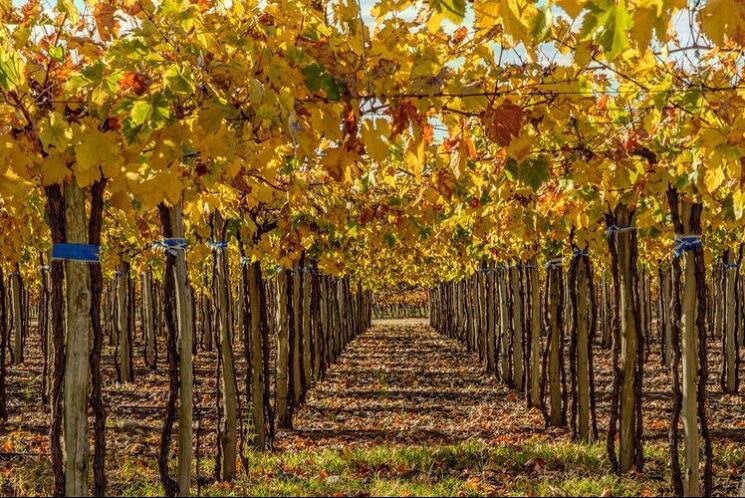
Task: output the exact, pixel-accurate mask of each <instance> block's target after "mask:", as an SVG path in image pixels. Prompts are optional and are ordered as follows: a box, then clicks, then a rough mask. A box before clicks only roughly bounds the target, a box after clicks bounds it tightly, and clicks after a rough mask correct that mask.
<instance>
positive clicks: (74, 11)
mask: <svg viewBox="0 0 745 498" xmlns="http://www.w3.org/2000/svg"><path fill="white" fill-rule="evenodd" d="M57 11H58V12H62V13H63V14H67V19H68V21H70V22H71V23H72V24H76V23H77V22H78V19H79V17H80V14H79V13H78V8H77V7H76V6H75V0H57Z"/></svg>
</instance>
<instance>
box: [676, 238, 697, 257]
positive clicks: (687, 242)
mask: <svg viewBox="0 0 745 498" xmlns="http://www.w3.org/2000/svg"><path fill="white" fill-rule="evenodd" d="M703 246H704V244H703V243H702V242H701V236H700V235H676V236H675V247H674V248H673V253H674V254H675V257H676V258H679V257H681V256H682V255H683V253H684V252H686V251H695V250H696V249H698V248H699V247H703Z"/></svg>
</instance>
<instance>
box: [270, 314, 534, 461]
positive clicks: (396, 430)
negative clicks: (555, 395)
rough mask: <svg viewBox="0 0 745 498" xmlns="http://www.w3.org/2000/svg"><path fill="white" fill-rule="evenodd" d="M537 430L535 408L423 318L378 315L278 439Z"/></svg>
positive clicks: (487, 436)
mask: <svg viewBox="0 0 745 498" xmlns="http://www.w3.org/2000/svg"><path fill="white" fill-rule="evenodd" d="M537 430H541V431H542V430H543V420H542V418H541V415H540V412H538V411H531V412H528V411H527V410H526V409H525V407H524V404H523V402H522V401H519V400H518V399H517V397H516V396H515V395H514V394H511V393H510V392H509V391H508V390H507V389H506V388H505V387H503V386H500V385H499V384H498V383H497V381H496V379H495V378H494V377H493V376H491V375H486V374H485V373H484V371H483V368H482V366H481V365H480V364H479V361H478V359H477V358H476V357H475V356H474V355H472V354H470V353H468V352H467V351H466V350H465V349H464V348H463V347H461V346H460V345H459V344H458V343H456V342H454V341H452V340H450V339H447V338H444V337H442V336H440V335H439V334H437V333H436V332H435V331H434V330H432V329H431V328H430V327H429V326H428V325H427V322H426V321H425V320H381V321H377V322H375V323H374V324H373V327H372V328H371V329H370V330H369V331H367V332H366V333H365V334H363V335H362V336H361V337H359V338H358V339H357V340H355V341H354V342H353V343H352V344H350V345H349V347H348V348H347V350H346V351H345V352H344V354H343V355H342V357H341V360H340V361H339V362H337V363H336V364H335V365H334V366H333V367H332V368H331V369H330V370H329V372H328V374H327V376H326V378H325V379H324V380H323V381H322V382H321V383H319V385H318V386H316V388H315V389H313V390H312V391H311V392H310V394H309V397H308V400H307V403H306V404H305V405H304V406H303V408H302V409H301V410H300V411H299V412H298V413H297V416H296V418H295V431H294V432H292V433H285V434H282V435H281V437H280V440H279V445H280V446H281V447H285V448H292V447H305V446H324V447H334V446H339V445H344V446H349V445H351V446H363V447H364V446H371V445H378V444H387V445H394V446H396V445H412V444H417V445H421V444H429V445H445V444H455V443H459V442H462V441H466V440H474V439H479V440H484V441H491V440H494V439H499V437H500V435H506V434H510V436H511V437H518V438H519V437H520V436H521V435H525V436H528V435H529V434H531V433H535V431H537Z"/></svg>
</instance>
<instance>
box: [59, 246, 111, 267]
mask: <svg viewBox="0 0 745 498" xmlns="http://www.w3.org/2000/svg"><path fill="white" fill-rule="evenodd" d="M100 251H101V246H96V245H93V244H52V259H53V260H58V261H79V262H81V263H100V262H101V255H100Z"/></svg>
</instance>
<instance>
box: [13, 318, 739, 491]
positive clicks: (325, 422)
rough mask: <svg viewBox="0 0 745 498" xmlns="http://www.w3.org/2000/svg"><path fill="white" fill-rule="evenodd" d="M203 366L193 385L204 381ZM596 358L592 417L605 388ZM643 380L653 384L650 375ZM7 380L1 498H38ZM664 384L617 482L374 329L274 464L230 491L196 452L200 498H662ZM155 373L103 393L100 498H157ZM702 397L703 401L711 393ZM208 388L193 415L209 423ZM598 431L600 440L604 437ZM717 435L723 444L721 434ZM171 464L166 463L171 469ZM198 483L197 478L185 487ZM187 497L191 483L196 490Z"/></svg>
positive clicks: (415, 349) (32, 431)
mask: <svg viewBox="0 0 745 498" xmlns="http://www.w3.org/2000/svg"><path fill="white" fill-rule="evenodd" d="M208 360H209V357H208V356H206V355H201V356H200V358H199V361H200V365H199V368H200V371H202V372H204V373H202V377H201V379H203V380H204V381H205V382H208V381H209V380H211V375H212V374H211V370H210V368H211V366H210V364H209V363H208ZM603 361H604V357H603V356H602V355H601V358H600V360H598V362H599V364H600V365H599V366H600V368H599V372H600V375H599V378H600V379H601V381H600V382H601V385H602V389H601V395H600V400H601V406H600V408H599V410H600V412H601V414H602V413H604V412H605V410H606V408H605V407H604V405H603V404H602V403H606V404H607V402H608V401H607V394H606V391H607V385H608V382H609V376H608V374H607V366H606V365H605V363H603ZM648 365H649V370H650V374H653V373H655V372H656V370H659V368H657V367H656V366H655V364H654V362H653V360H652V361H650V362H648ZM29 371H30V370H25V371H22V370H16V371H13V372H12V377H11V380H12V384H11V385H12V391H11V394H12V401H13V405H12V406H13V407H14V410H13V417H12V419H11V421H10V422H9V423H8V424H6V425H4V426H0V495H5V496H19V495H48V494H49V493H50V492H51V482H52V476H51V472H50V469H49V464H48V451H49V449H48V442H47V438H46V430H47V427H46V425H45V421H46V413H45V411H44V409H43V408H44V407H43V406H42V405H41V404H40V402H39V400H38V399H37V398H38V396H37V393H36V390H35V389H34V386H35V385H36V383H35V382H34V377H33V376H32V375H29V374H28V373H27V372H29ZM665 382H666V380H665V377H664V376H663V374H656V375H650V376H649V377H648V386H649V387H648V390H647V391H646V394H647V396H648V398H647V399H646V400H645V437H646V438H647V440H646V442H645V448H646V457H647V462H646V465H645V468H644V469H643V471H642V472H632V473H630V474H627V475H624V476H620V477H619V476H615V475H613V474H612V473H611V472H610V471H609V469H610V465H609V463H608V461H607V457H606V449H605V445H604V443H603V442H599V443H596V444H591V445H584V444H579V443H575V442H572V441H571V440H570V437H569V434H568V432H567V431H566V430H563V429H546V428H545V427H544V423H543V417H542V415H541V413H540V411H538V410H535V409H534V410H528V409H527V408H526V407H525V402H524V400H523V399H522V398H521V397H520V396H518V395H517V394H516V393H514V392H511V391H510V390H509V389H507V388H506V387H504V386H502V385H500V384H498V383H497V382H496V380H495V379H494V377H493V376H491V375H486V374H485V373H484V372H483V368H482V367H481V366H480V364H479V362H478V360H477V359H476V358H475V357H474V356H473V355H472V354H470V353H468V352H466V351H464V350H463V348H461V347H460V346H458V345H456V344H455V343H454V342H453V341H450V340H447V339H445V338H443V337H440V336H438V335H437V334H435V333H434V332H433V331H432V330H431V329H429V328H428V327H426V326H424V325H423V324H422V322H421V321H416V320H414V321H388V320H386V321H384V322H379V323H378V324H377V325H376V326H375V327H374V328H373V329H372V330H370V331H369V332H368V333H366V334H364V335H363V336H362V337H360V338H359V339H357V340H355V341H354V342H353V343H352V344H350V346H349V348H348V350H347V351H346V352H345V353H344V355H343V357H342V359H341V360H340V361H339V362H338V363H337V364H336V365H334V366H333V367H332V368H331V369H330V370H329V372H328V374H327V375H326V377H325V378H324V380H323V381H322V382H320V383H319V384H318V385H317V386H316V387H315V388H314V389H313V390H312V391H311V392H310V394H309V396H308V399H307V401H306V403H305V404H304V405H303V407H302V409H301V410H300V411H299V412H298V413H296V415H295V417H294V427H295V429H294V430H293V431H284V432H281V433H279V434H278V437H277V440H276V443H275V451H273V452H270V453H266V454H249V455H247V461H248V469H247V471H246V470H241V472H240V475H239V478H238V479H237V480H236V481H235V482H233V483H215V482H214V481H212V480H211V479H209V478H208V477H207V476H211V475H212V455H214V432H213V429H212V426H211V425H207V426H206V427H205V430H204V432H203V436H202V438H201V445H202V457H201V460H200V473H199V474H200V479H199V483H200V487H199V489H197V488H196V484H195V488H194V489H193V490H192V493H193V494H197V492H198V493H199V494H200V495H201V496H245V495H249V496H324V495H330V496H526V495H527V496H546V495H549V496H576V495H580V496H588V495H589V496H666V495H669V494H670V489H669V479H670V476H669V458H668V455H667V442H666V432H667V414H666V407H667V404H668V402H667V401H666V400H665V399H664V397H661V396H660V395H659V394H657V393H658V392H663V391H664V385H665ZM164 385H166V384H165V381H164V378H163V371H161V370H159V371H158V372H156V373H152V374H148V373H146V372H142V374H141V375H140V377H139V380H138V382H137V384H136V385H132V386H118V385H116V384H114V383H109V384H108V385H107V389H106V392H107V395H108V398H107V400H108V403H107V404H108V406H109V410H110V416H109V421H108V424H107V427H108V433H107V441H108V443H109V449H108V459H107V477H108V480H109V489H108V494H109V495H131V496H158V495H162V490H161V487H160V481H159V478H158V472H157V465H156V458H155V456H156V454H157V449H158V443H159V428H160V424H161V421H162V412H161V411H160V410H162V405H163V401H162V399H163V398H162V392H161V391H162V388H163V386H164ZM712 390H713V389H712ZM212 392H213V391H212V387H211V385H209V384H208V385H206V386H205V387H204V388H203V391H202V397H201V402H200V404H201V406H202V407H203V411H202V413H204V414H205V416H206V417H207V418H206V419H205V421H206V422H209V421H210V420H211V418H213V417H214V414H213V412H212V409H213V408H211V407H213V406H214V400H213V399H212V398H211V397H210V393H212ZM710 406H711V416H712V419H713V420H714V425H713V427H714V428H715V430H717V431H718V432H715V437H714V443H715V448H714V454H715V457H716V458H715V466H714V484H715V494H716V495H718V496H733V495H735V494H736V492H737V488H738V485H739V482H740V479H741V477H742V475H743V473H745V446H744V445H742V439H741V431H742V429H741V427H745V425H744V424H743V423H742V413H743V412H742V408H743V406H745V404H743V397H742V396H741V395H738V396H734V397H728V398H721V397H716V398H713V399H712V400H711V405H710ZM604 423H605V422H604V418H603V417H601V420H600V425H601V438H603V437H604V427H603V426H604ZM723 429H726V430H723ZM174 467H175V462H172V468H174ZM195 477H196V476H195ZM194 482H195V483H196V482H197V480H196V479H195V480H194Z"/></svg>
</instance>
